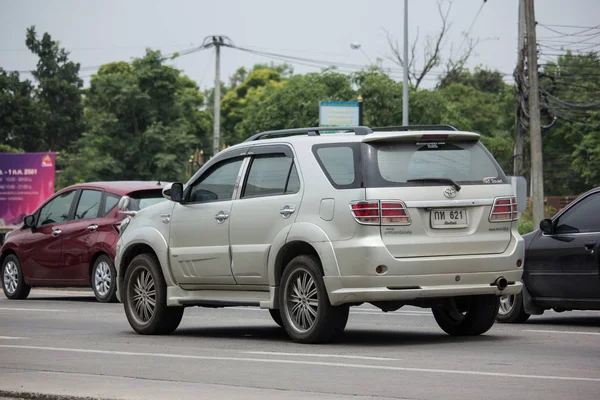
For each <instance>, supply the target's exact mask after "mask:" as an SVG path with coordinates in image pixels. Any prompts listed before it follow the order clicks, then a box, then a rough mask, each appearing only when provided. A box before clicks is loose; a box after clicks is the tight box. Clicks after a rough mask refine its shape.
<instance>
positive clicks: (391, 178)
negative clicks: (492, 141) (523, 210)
mask: <svg viewBox="0 0 600 400" xmlns="http://www.w3.org/2000/svg"><path fill="white" fill-rule="evenodd" d="M369 146H370V147H371V148H370V149H368V150H367V154H368V158H369V160H368V162H367V163H366V165H368V166H369V168H368V171H367V186H370V187H385V186H423V185H444V184H446V185H447V184H448V183H447V181H446V182H445V181H444V180H448V179H451V180H453V181H454V182H456V183H460V184H466V185H469V184H473V185H475V184H479V185H481V184H503V183H507V182H508V180H507V178H506V176H505V175H504V173H503V172H502V169H501V168H500V166H499V165H498V163H497V162H496V160H494V158H493V157H492V155H491V154H490V153H489V152H488V151H487V150H486V148H485V147H484V146H483V144H481V143H480V142H479V141H469V142H421V143H420V142H408V143H406V142H403V143H398V142H386V143H375V144H371V145H369ZM420 179H422V180H421V181H420ZM435 179H440V181H439V182H436V181H435Z"/></svg>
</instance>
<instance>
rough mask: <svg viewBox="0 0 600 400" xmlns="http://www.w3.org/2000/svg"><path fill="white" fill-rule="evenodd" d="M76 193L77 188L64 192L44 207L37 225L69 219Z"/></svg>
mask: <svg viewBox="0 0 600 400" xmlns="http://www.w3.org/2000/svg"><path fill="white" fill-rule="evenodd" d="M75 193H76V191H75V190H73V191H70V192H66V193H63V194H61V195H60V196H58V197H56V198H54V199H52V200H51V201H50V202H49V203H48V204H46V205H45V206H44V207H42V209H41V210H40V216H39V218H38V224H37V225H38V226H41V225H48V224H57V223H61V222H66V221H68V220H69V211H70V210H71V204H72V203H73V199H74V198H75Z"/></svg>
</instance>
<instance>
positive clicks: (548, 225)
mask: <svg viewBox="0 0 600 400" xmlns="http://www.w3.org/2000/svg"><path fill="white" fill-rule="evenodd" d="M540 230H541V231H542V232H543V233H545V234H546V235H551V234H552V233H553V230H554V224H553V223H552V220H551V219H543V220H541V221H540Z"/></svg>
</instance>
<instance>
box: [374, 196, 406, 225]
mask: <svg viewBox="0 0 600 400" xmlns="http://www.w3.org/2000/svg"><path fill="white" fill-rule="evenodd" d="M380 204H381V225H409V224H410V218H409V217H408V213H407V211H406V206H405V205H404V203H402V202H399V201H385V200H381V202H380Z"/></svg>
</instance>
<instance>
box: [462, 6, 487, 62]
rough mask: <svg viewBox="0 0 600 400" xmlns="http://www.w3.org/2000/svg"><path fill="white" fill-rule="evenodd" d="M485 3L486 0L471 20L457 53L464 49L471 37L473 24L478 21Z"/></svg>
mask: <svg viewBox="0 0 600 400" xmlns="http://www.w3.org/2000/svg"><path fill="white" fill-rule="evenodd" d="M484 5H485V1H484V2H483V3H481V6H479V10H477V14H475V18H473V21H472V22H471V25H470V26H469V29H467V32H466V33H465V34H464V36H463V40H462V42H460V46H458V50H457V51H456V53H457V54H458V53H460V50H461V49H462V47H463V45H464V44H465V41H466V40H467V38H468V37H469V34H470V33H471V29H473V26H474V25H475V21H477V18H479V14H481V10H482V9H483V6H484Z"/></svg>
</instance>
